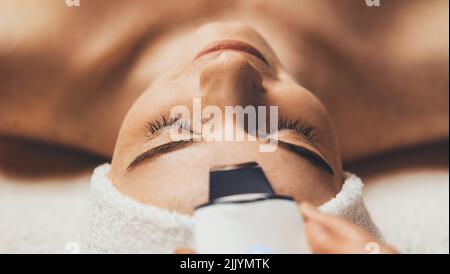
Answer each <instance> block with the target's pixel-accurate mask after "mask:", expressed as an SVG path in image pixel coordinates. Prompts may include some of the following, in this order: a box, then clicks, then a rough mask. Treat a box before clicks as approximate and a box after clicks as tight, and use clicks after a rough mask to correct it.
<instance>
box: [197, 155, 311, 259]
mask: <svg viewBox="0 0 450 274" xmlns="http://www.w3.org/2000/svg"><path fill="white" fill-rule="evenodd" d="M209 180H210V182H209V187H210V189H209V202H208V203H207V204H204V205H201V206H198V207H197V208H196V209H195V211H194V243H195V249H196V252H197V253H200V254H205V253H233V254H266V253H310V251H309V247H308V244H307V240H306V237H305V233H304V225H303V220H302V217H301V215H300V211H299V209H298V205H297V203H296V202H295V200H294V199H292V198H291V197H288V196H281V195H277V194H275V193H274V191H273V189H272V187H271V185H270V183H269V181H268V180H267V177H266V176H265V174H264V172H263V170H262V169H261V167H260V166H259V165H258V164H257V163H254V162H251V163H245V164H239V165H233V166H226V167H220V168H214V169H212V170H211V171H210V173H209Z"/></svg>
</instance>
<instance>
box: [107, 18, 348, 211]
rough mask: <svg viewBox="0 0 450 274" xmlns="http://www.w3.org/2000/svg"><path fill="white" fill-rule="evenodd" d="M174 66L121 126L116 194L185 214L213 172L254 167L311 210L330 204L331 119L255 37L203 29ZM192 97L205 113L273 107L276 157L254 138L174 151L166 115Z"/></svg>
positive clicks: (221, 26)
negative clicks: (228, 108) (229, 108)
mask: <svg viewBox="0 0 450 274" xmlns="http://www.w3.org/2000/svg"><path fill="white" fill-rule="evenodd" d="M236 41H239V42H236ZM241 42H243V43H246V44H248V45H250V47H249V46H246V45H245V44H242V43H241ZM211 45H212V46H211ZM205 49H206V50H205ZM172 63H173V66H172V68H171V69H170V70H169V71H167V72H166V73H164V74H163V75H162V76H161V77H160V78H159V79H158V80H156V81H155V82H154V83H153V84H152V85H151V86H150V87H149V88H148V89H147V90H146V91H145V92H144V93H143V94H142V96H141V97H140V98H139V99H138V100H137V101H136V102H135V104H134V105H133V107H132V108H131V109H130V111H129V113H128V114H127V116H126V118H125V120H124V122H123V124H122V128H121V131H120V134H119V137H118V140H117V144H116V148H115V152H114V156H113V161H112V170H111V172H110V174H109V177H110V178H111V179H112V181H113V183H114V185H115V187H116V188H117V189H118V190H119V191H121V192H122V193H124V194H126V195H128V196H130V197H132V198H134V199H135V200H137V201H140V202H142V203H147V204H153V205H156V206H159V207H164V208H169V209H173V210H176V211H180V212H183V213H191V212H192V210H193V208H194V207H195V206H197V205H199V204H202V203H205V202H207V198H208V179H209V170H210V168H212V167H215V166H222V165H229V164H238V163H244V162H251V161H255V162H258V163H259V165H260V166H261V167H262V168H263V170H264V172H265V173H266V176H267V177H268V179H269V181H270V182H271V184H272V187H273V188H274V190H275V192H276V193H278V194H282V195H288V196H292V197H294V198H295V199H296V200H297V201H298V202H300V201H309V202H311V203H313V204H316V205H319V204H322V203H324V202H326V201H327V200H329V199H331V198H332V197H334V196H335V194H336V193H337V191H338V190H339V188H340V186H341V182H342V167H341V161H340V156H339V152H338V149H337V145H336V139H335V135H334V130H333V127H332V124H331V121H330V118H329V116H328V114H327V111H326V110H325V108H324V107H323V106H322V104H321V103H320V102H319V101H318V100H317V99H316V97H315V96H314V95H313V94H311V93H310V92H309V91H307V90H306V89H304V88H302V87H301V86H299V85H298V84H297V83H295V82H294V81H293V80H292V79H291V78H290V77H289V75H287V74H286V72H285V71H284V70H283V68H282V66H281V64H280V62H279V61H278V59H277V57H276V56H275V54H274V53H273V52H272V50H271V49H270V47H269V46H268V44H267V43H266V42H265V40H264V39H263V38H262V37H261V36H260V35H259V34H258V33H257V32H256V31H255V30H254V29H252V28H250V27H248V26H245V25H242V24H238V23H212V24H208V25H205V26H203V27H201V28H200V29H199V30H198V31H196V32H195V33H193V34H192V35H191V36H189V37H187V38H185V39H184V41H183V43H180V44H179V48H178V54H177V56H176V58H174V59H173V60H172ZM194 98H198V99H201V105H202V108H204V107H206V106H211V105H212V106H217V107H218V108H220V109H221V110H224V108H225V107H226V106H242V107H246V106H255V107H257V106H267V107H268V106H278V119H279V120H280V123H279V124H278V127H279V131H278V134H277V135H278V136H277V137H276V138H277V141H278V146H277V147H276V150H275V151H273V152H261V151H260V147H261V146H260V145H261V144H263V143H264V142H265V141H262V140H259V139H257V140H256V141H254V140H247V139H246V140H245V141H237V140H234V141H214V142H208V141H205V140H202V141H192V142H189V141H187V142H182V143H180V142H178V143H177V142H173V139H172V138H171V136H170V132H171V131H170V130H169V127H170V125H168V124H169V123H167V121H170V119H169V118H170V112H171V110H172V108H173V107H175V106H179V105H184V106H186V107H187V108H189V109H190V110H192V108H193V99H194ZM267 113H269V111H267ZM162 117H164V118H162ZM164 120H166V122H164ZM202 122H207V120H205V119H204V120H203V121H202ZM230 124H232V125H230ZM165 126H167V127H165ZM228 126H235V121H226V120H225V121H224V123H223V128H225V127H228ZM223 128H216V129H215V130H217V131H222V130H223ZM245 134H247V133H245ZM247 137H248V136H247ZM281 144H283V145H281Z"/></svg>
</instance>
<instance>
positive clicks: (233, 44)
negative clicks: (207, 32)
mask: <svg viewBox="0 0 450 274" xmlns="http://www.w3.org/2000/svg"><path fill="white" fill-rule="evenodd" d="M223 50H234V51H240V52H245V53H248V54H250V55H253V56H255V57H256V58H258V59H260V60H261V61H263V62H264V63H266V64H267V65H269V62H268V61H267V59H266V58H265V57H264V55H262V54H261V52H259V50H257V49H256V48H255V47H253V46H252V45H250V44H247V43H244V42H242V41H237V40H221V41H217V42H214V43H212V44H210V45H209V46H207V47H206V48H204V49H203V50H202V51H200V52H199V53H198V54H197V56H195V58H194V60H196V59H198V58H200V57H202V56H204V55H206V54H209V53H212V52H216V51H223Z"/></svg>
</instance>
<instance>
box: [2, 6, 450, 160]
mask: <svg viewBox="0 0 450 274" xmlns="http://www.w3.org/2000/svg"><path fill="white" fill-rule="evenodd" d="M181 2H183V4H181ZM363 2H364V1H359V0H355V1H351V2H350V1H346V3H345V4H344V3H342V4H339V5H336V4H335V3H334V2H333V1H301V2H296V1H295V2H294V1H257V0H254V1H245V3H242V2H240V1H227V3H223V4H221V3H220V2H215V3H214V4H211V3H210V2H208V1H202V0H199V1H190V2H189V4H187V3H186V1H179V2H178V1H171V2H169V3H168V2H167V1H140V0H136V1H133V4H132V5H131V4H130V3H129V1H114V3H112V2H111V1H101V0H98V1H86V2H83V3H82V6H81V7H79V8H68V7H66V6H65V5H64V1H61V3H57V4H55V1H51V0H48V1H39V3H37V2H36V3H27V4H20V5H19V4H18V3H17V2H16V1H2V2H1V3H0V10H1V13H2V16H1V18H2V19H1V20H2V24H1V27H0V41H1V42H0V134H1V135H3V136H13V137H16V138H29V139H33V140H42V141H45V142H49V143H53V144H62V145H65V146H69V147H75V148H79V149H82V150H86V151H90V152H92V153H95V154H98V155H103V156H106V157H111V155H112V153H113V149H114V144H115V141H116V137H117V134H118V132H119V127H120V124H121V122H122V120H123V118H124V116H125V114H126V112H127V111H128V109H129V108H130V107H131V105H132V104H133V102H134V101H135V100H136V98H137V97H138V96H139V95H140V94H142V92H143V91H144V90H145V89H146V87H147V86H148V85H149V84H151V82H152V81H153V80H154V79H156V78H158V77H159V76H160V73H161V71H165V68H167V67H168V66H169V65H170V61H169V60H170V56H171V55H172V54H173V52H174V51H176V49H177V47H176V45H177V44H179V41H180V40H182V39H183V37H184V35H185V34H187V33H191V32H192V30H194V29H195V28H197V27H198V26H199V25H201V24H202V23H205V22H208V21H214V20H239V21H241V22H245V23H249V24H250V25H252V26H253V27H254V28H255V29H257V30H258V31H259V32H260V33H261V34H262V35H263V36H264V37H265V38H266V40H268V41H269V43H270V45H271V46H272V48H273V49H274V51H275V52H276V53H277V54H278V56H279V59H280V60H281V63H282V64H283V65H284V67H285V68H286V70H287V72H288V73H289V74H290V75H292V76H293V78H294V79H295V80H297V81H298V82H299V83H300V84H301V85H302V86H304V87H306V88H307V89H309V90H311V91H312V92H313V93H314V94H316V95H317V97H318V98H319V99H321V101H322V102H323V103H324V105H325V106H326V108H327V109H328V111H329V112H330V114H331V117H332V120H333V122H334V124H335V125H336V131H337V138H338V142H339V145H340V147H341V151H342V158H343V160H344V161H348V160H355V159H360V158H364V157H367V156H370V155H373V154H378V153H380V152H384V151H387V150H393V149H398V148H402V147H407V146H412V145H417V144H421V143H427V142H433V141H436V140H442V139H447V138H448V2H447V1H420V0H417V1H401V0H399V1H389V2H386V3H383V5H382V6H381V7H380V8H368V7H366V6H365V5H364V3H363ZM149 10H151V11H152V12H148V11H149ZM25 17H26V18H28V20H23V18H25Z"/></svg>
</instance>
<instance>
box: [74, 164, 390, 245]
mask: <svg viewBox="0 0 450 274" xmlns="http://www.w3.org/2000/svg"><path fill="white" fill-rule="evenodd" d="M110 168H111V166H110V165H109V164H104V165H102V166H99V167H97V168H96V169H95V170H94V173H93V175H92V178H91V186H90V191H91V192H90V197H89V205H88V209H87V212H86V213H87V214H86V219H85V222H84V224H83V228H82V234H81V252H83V253H173V251H174V250H176V249H177V248H181V247H185V248H189V247H190V248H194V247H193V246H192V242H193V239H192V238H193V237H192V227H193V219H192V217H191V216H189V215H185V214H180V213H176V212H172V211H169V210H167V209H163V208H159V207H155V206H151V205H145V204H141V203H139V202H137V201H135V200H133V199H131V198H129V197H127V196H125V195H123V194H122V193H120V192H119V191H118V190H117V189H116V188H115V187H114V186H113V185H112V182H111V180H110V179H109V178H108V176H107V175H108V172H109V170H110ZM345 178H346V179H345V182H344V185H343V186H342V189H341V191H340V192H339V193H338V194H337V195H336V197H335V198H333V199H332V200H330V201H328V202H327V203H325V204H324V205H322V206H321V207H320V210H321V211H322V212H326V213H331V214H336V215H339V216H343V217H346V218H347V219H349V220H350V221H352V222H353V223H355V224H356V225H359V226H360V227H362V228H364V229H366V230H368V231H369V232H371V233H372V234H374V235H375V236H376V237H378V238H381V237H380V234H379V231H378V229H377V228H376V226H375V225H374V224H373V222H372V220H371V218H370V216H369V213H368V212H367V210H366V208H365V206H364V202H363V199H362V188H363V184H362V182H361V180H360V179H359V178H358V177H356V176H355V175H352V174H350V173H345Z"/></svg>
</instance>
